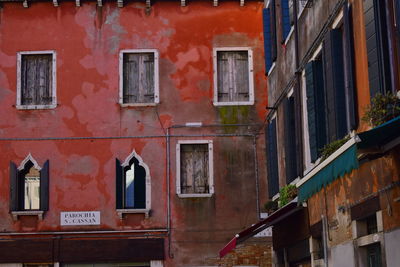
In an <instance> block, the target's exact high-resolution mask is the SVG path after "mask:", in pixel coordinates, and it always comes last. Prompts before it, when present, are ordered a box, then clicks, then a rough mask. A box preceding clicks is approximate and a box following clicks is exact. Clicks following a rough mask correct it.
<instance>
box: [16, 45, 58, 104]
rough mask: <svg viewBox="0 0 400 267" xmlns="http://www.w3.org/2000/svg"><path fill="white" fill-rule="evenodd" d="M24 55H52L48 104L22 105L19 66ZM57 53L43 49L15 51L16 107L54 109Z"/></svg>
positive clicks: (55, 101)
mask: <svg viewBox="0 0 400 267" xmlns="http://www.w3.org/2000/svg"><path fill="white" fill-rule="evenodd" d="M24 55H51V56H52V74H51V75H52V81H51V83H52V84H51V104H48V105H22V103H21V100H22V93H21V90H22V88H21V86H22V84H21V79H22V77H21V68H22V56H24ZM56 58H57V53H56V51H55V50H43V51H20V52H18V53H17V100H16V105H15V106H16V108H17V109H54V108H56V107H57V80H56V78H57V73H56V72H57V60H56Z"/></svg>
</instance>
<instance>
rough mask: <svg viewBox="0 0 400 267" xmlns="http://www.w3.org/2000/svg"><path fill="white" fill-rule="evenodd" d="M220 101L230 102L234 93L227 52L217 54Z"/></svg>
mask: <svg viewBox="0 0 400 267" xmlns="http://www.w3.org/2000/svg"><path fill="white" fill-rule="evenodd" d="M217 71H218V101H219V102H229V101H230V97H229V94H230V92H231V91H233V81H232V73H231V72H232V70H231V69H230V68H229V60H228V53H227V52H217Z"/></svg>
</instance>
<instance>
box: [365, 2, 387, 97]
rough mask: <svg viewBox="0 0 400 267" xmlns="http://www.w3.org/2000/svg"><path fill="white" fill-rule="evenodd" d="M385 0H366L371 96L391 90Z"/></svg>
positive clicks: (366, 30)
mask: <svg viewBox="0 0 400 267" xmlns="http://www.w3.org/2000/svg"><path fill="white" fill-rule="evenodd" d="M385 2H386V1H381V0H364V22H365V34H366V40H367V57H368V80H369V87H370V94H371V97H374V96H375V95H376V94H377V93H382V94H384V93H385V92H387V91H390V90H391V80H390V74H391V72H390V62H389V54H388V53H389V46H388V33H387V32H388V28H387V23H386V11H385Z"/></svg>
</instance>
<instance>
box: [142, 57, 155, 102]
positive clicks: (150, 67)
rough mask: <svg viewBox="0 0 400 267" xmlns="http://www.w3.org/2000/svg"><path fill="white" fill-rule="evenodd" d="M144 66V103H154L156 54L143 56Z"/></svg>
mask: <svg viewBox="0 0 400 267" xmlns="http://www.w3.org/2000/svg"><path fill="white" fill-rule="evenodd" d="M143 64H144V66H143V67H144V72H145V75H144V82H143V84H144V88H143V102H145V103H151V102H154V54H153V53H146V54H143Z"/></svg>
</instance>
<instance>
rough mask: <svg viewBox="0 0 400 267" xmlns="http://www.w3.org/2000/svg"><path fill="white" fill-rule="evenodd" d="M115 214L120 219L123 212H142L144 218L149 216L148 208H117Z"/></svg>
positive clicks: (122, 216)
mask: <svg viewBox="0 0 400 267" xmlns="http://www.w3.org/2000/svg"><path fill="white" fill-rule="evenodd" d="M117 214H118V216H119V218H120V219H121V220H122V219H123V218H124V214H144V215H145V217H146V218H149V217H150V209H117Z"/></svg>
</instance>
